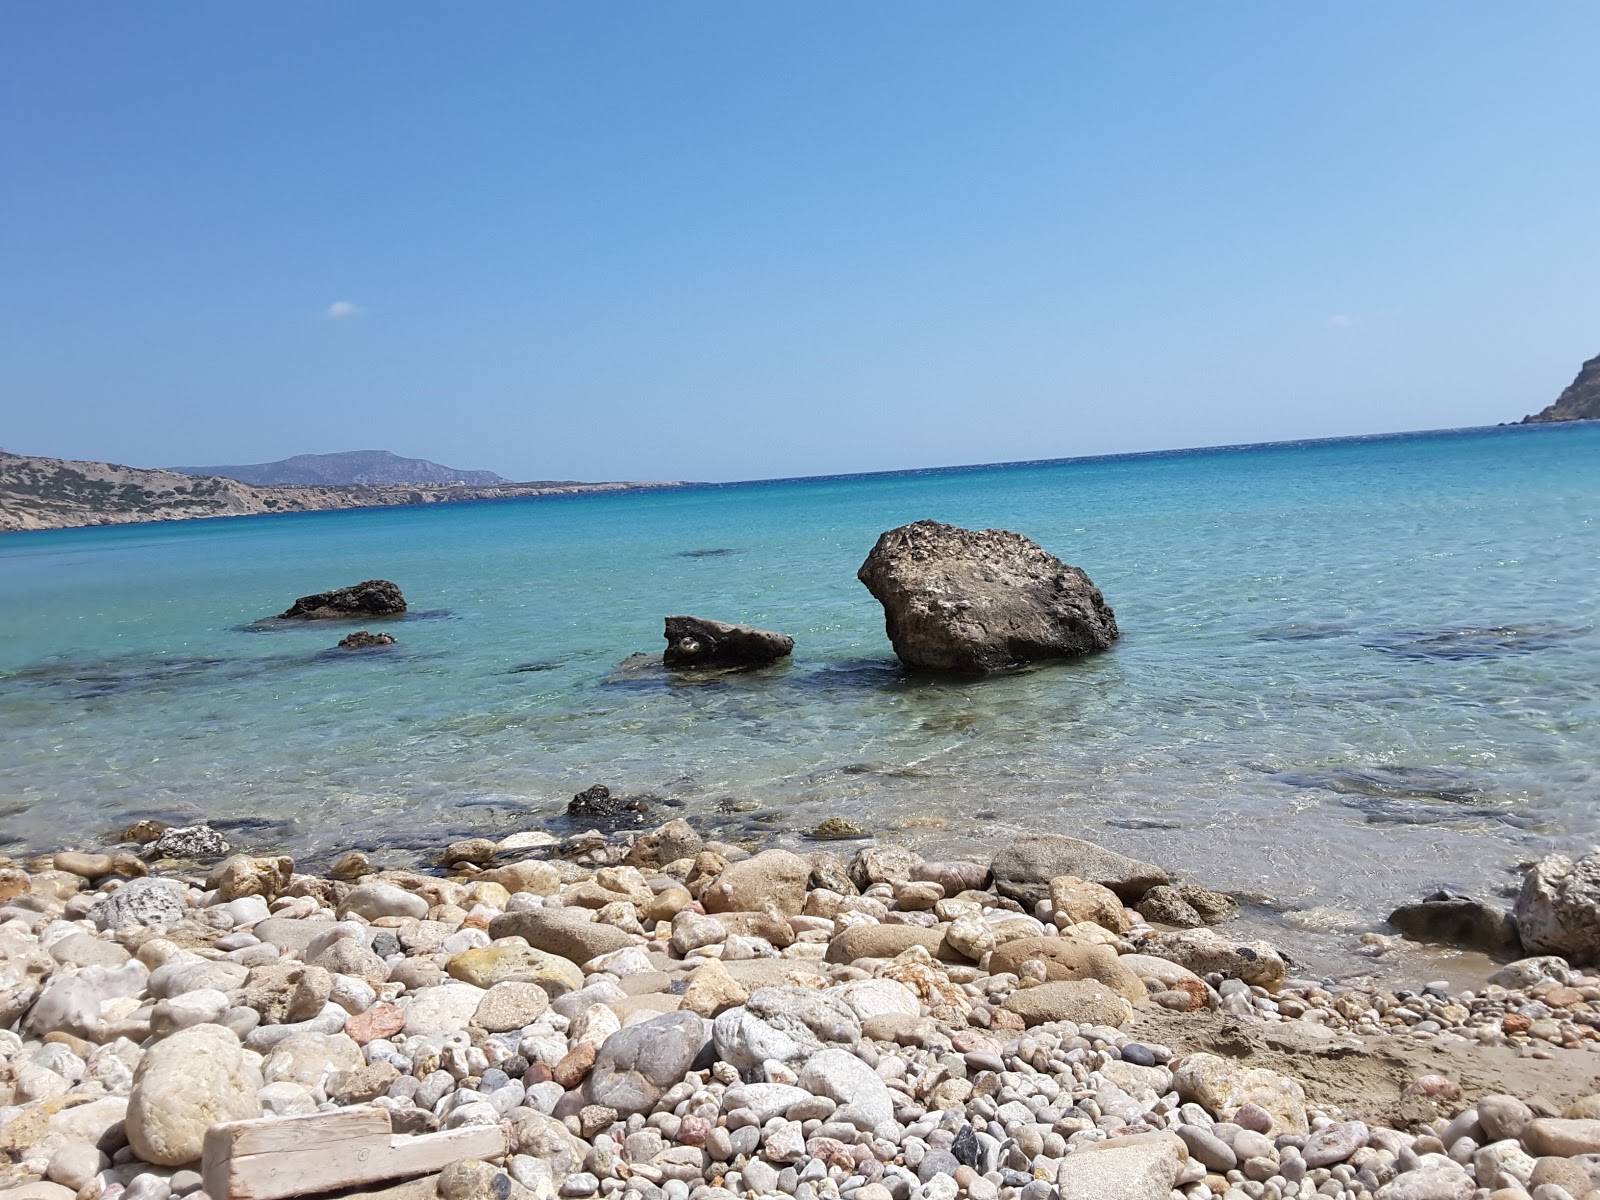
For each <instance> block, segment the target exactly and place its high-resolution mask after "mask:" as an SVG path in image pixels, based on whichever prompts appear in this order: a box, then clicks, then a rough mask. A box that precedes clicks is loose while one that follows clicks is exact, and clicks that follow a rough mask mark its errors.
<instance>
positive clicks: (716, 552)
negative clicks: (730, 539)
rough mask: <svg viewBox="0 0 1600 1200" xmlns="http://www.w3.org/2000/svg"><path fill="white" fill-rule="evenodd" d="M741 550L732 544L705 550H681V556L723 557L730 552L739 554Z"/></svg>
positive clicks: (679, 553)
mask: <svg viewBox="0 0 1600 1200" xmlns="http://www.w3.org/2000/svg"><path fill="white" fill-rule="evenodd" d="M738 553H739V551H738V550H735V549H734V548H733V547H731V546H712V547H709V548H707V549H705V550H679V551H678V557H679V558H722V557H723V556H724V555H728V554H738Z"/></svg>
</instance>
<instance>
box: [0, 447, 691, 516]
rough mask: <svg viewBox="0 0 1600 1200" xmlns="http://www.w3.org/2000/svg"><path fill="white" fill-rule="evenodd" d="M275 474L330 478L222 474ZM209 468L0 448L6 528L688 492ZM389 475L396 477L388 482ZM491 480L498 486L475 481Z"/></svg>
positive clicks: (370, 459)
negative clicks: (157, 466) (254, 479)
mask: <svg viewBox="0 0 1600 1200" xmlns="http://www.w3.org/2000/svg"><path fill="white" fill-rule="evenodd" d="M278 468H282V471H280V472H279V474H278V476H277V477H279V478H287V477H288V476H289V475H291V474H292V473H293V472H294V471H296V470H299V471H302V472H305V473H306V474H312V473H315V472H317V471H321V472H323V478H324V481H323V482H285V483H283V484H278V485H271V486H263V485H260V484H256V483H246V482H243V481H242V480H241V479H240V478H239V477H238V475H232V476H224V475H222V474H220V473H221V472H245V471H262V472H271V471H273V470H274V469H278ZM196 470H198V469H196ZM206 470H209V471H214V472H218V474H212V475H199V474H196V473H195V472H194V471H193V470H185V471H175V470H173V471H165V470H153V469H146V468H142V467H125V466H120V465H118V464H116V463H104V462H74V461H70V460H67V459H60V458H41V457H36V456H31V455H23V454H8V453H6V452H5V451H4V450H0V532H16V531H19V530H25V529H65V528H69V527H72V526H78V525H122V524H129V523H132V522H137V521H179V520H186V519H188V518H191V517H243V516H252V515H259V514H263V513H285V512H312V511H316V510H320V509H335V508H372V507H379V506H383V505H391V504H443V503H450V502H452V501H461V500H496V499H508V498H512V497H518V496H559V495H568V494H573V493H582V492H615V491H624V490H627V489H630V488H641V487H677V486H681V485H679V484H677V483H671V482H664V483H628V482H616V483H575V482H571V481H565V480H562V481H553V480H538V481H533V482H528V483H512V482H510V481H508V480H503V479H501V478H500V476H498V475H495V474H494V473H493V472H490V471H481V472H479V471H464V472H457V471H452V470H451V468H449V467H441V466H440V465H439V464H438V463H431V462H428V461H427V460H425V459H406V458H401V457H399V456H398V455H394V454H390V453H389V452H388V451H384V450H362V451H356V452H354V453H351V454H307V455H300V456H298V457H297V458H291V459H286V460H284V461H283V462H282V463H265V464H262V465H261V466H259V467H212V468H206ZM430 470H431V471H438V472H443V473H444V474H445V478H443V479H433V478H427V477H422V478H410V479H395V478H392V476H393V475H394V474H396V473H400V474H405V473H413V474H417V475H422V474H423V473H424V472H426V471H430ZM341 471H343V472H344V473H345V475H344V477H345V478H346V479H348V480H349V482H337V483H336V482H332V481H331V480H330V479H328V476H330V475H332V476H335V477H337V476H338V475H339V473H340V472H341ZM361 472H366V473H367V480H366V481H357V480H356V479H355V475H356V474H358V473H361ZM385 472H387V473H388V474H389V475H390V476H391V478H382V476H383V475H384V473H385ZM485 478H487V479H489V480H491V481H492V482H487V483H484V482H475V480H482V479H485Z"/></svg>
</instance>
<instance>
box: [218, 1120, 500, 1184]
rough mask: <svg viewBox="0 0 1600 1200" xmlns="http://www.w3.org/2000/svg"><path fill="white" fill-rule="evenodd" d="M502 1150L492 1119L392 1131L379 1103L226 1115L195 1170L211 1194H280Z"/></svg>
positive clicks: (412, 1171)
mask: <svg viewBox="0 0 1600 1200" xmlns="http://www.w3.org/2000/svg"><path fill="white" fill-rule="evenodd" d="M505 1152H506V1140H505V1133H504V1131H503V1130H502V1129H501V1127H500V1126H499V1125H469V1126H466V1127H464V1128H461V1129H449V1130H446V1131H444V1132H443V1133H426V1134H419V1135H417V1136H415V1137H404V1136H396V1135H395V1134H393V1133H391V1132H390V1126H389V1114H388V1113H387V1112H385V1111H384V1110H383V1109H381V1108H351V1109H346V1110H345V1111H343V1112H334V1113H311V1114H308V1115H306V1116H303V1117H280V1118H277V1119H272V1118H267V1119H261V1120H253V1121H230V1122H227V1123H224V1124H219V1125H213V1126H212V1127H211V1128H210V1129H209V1130H208V1131H207V1132H206V1140H205V1151H204V1155H203V1157H202V1159H201V1176H202V1178H203V1179H204V1180H205V1190H206V1193H207V1194H208V1195H209V1196H211V1198H212V1200H284V1198H285V1197H290V1196H314V1195H317V1194H318V1193H321V1192H331V1191H336V1190H338V1189H340V1188H348V1187H355V1186H358V1185H360V1184H366V1183H378V1182H382V1181H383V1180H388V1179H403V1178H405V1177H407V1176H411V1175H426V1174H429V1173H431V1172H433V1171H438V1170H441V1169H443V1168H444V1167H446V1166H448V1165H449V1164H450V1163H453V1162H455V1161H456V1160H457V1159H462V1158H497V1157H499V1156H500V1155H503V1154H504V1153H505Z"/></svg>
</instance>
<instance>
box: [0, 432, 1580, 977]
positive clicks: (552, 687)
mask: <svg viewBox="0 0 1600 1200" xmlns="http://www.w3.org/2000/svg"><path fill="white" fill-rule="evenodd" d="M924 518H932V519H936V520H940V521H947V522H952V523H955V524H958V525H965V526H970V527H999V528H1005V529H1011V530H1016V531H1018V532H1020V533H1023V534H1026V535H1027V536H1028V537H1031V538H1033V539H1034V540H1036V541H1037V542H1039V543H1040V544H1041V545H1043V546H1044V547H1045V548H1046V549H1048V550H1049V551H1051V552H1052V553H1054V554H1056V555H1058V556H1059V557H1060V558H1062V559H1063V560H1064V561H1066V562H1068V563H1072V564H1075V565H1077V566H1080V567H1082V568H1083V569H1084V570H1085V571H1087V572H1088V574H1089V576H1090V577H1091V578H1092V579H1093V580H1094V582H1095V583H1096V584H1097V585H1098V586H1099V587H1100V588H1101V590H1102V591H1103V592H1104V594H1105V597H1106V599H1107V601H1108V602H1109V603H1110V604H1111V605H1112V606H1113V607H1114V609H1115V610H1116V614H1117V620H1118V623H1119V625H1120V626H1121V629H1122V638H1121V640H1120V641H1119V642H1118V643H1117V644H1116V645H1115V647H1113V648H1112V649H1111V650H1109V651H1107V652H1105V653H1103V654H1098V655H1094V656H1091V657H1086V658H1081V659H1077V660H1073V661H1068V662H1060V663H1053V664H1048V665H1039V666H1034V667H1030V668H1026V669H1022V670H1018V671H1015V672H1011V673H1005V674H1000V675H995V676H991V677H986V678H973V677H959V678H948V677H939V676H928V675H919V674H913V673H909V672H907V671H905V670H903V669H902V668H901V667H900V665H899V664H898V662H897V660H896V659H895V657H894V655H893V652H892V650H891V649H890V646H889V642H888V640H887V638H886V637H885V634H884V628H883V614H882V611H881V609H880V607H879V605H878V604H877V602H876V601H875V600H874V599H873V598H872V596H871V595H870V594H869V593H868V592H867V590H866V589H865V588H864V587H863V586H862V585H861V584H860V583H859V582H858V581H857V579H856V571H857V569H858V568H859V567H860V565H861V563H862V560H863V559H864V558H865V556H866V555H867V552H868V551H869V550H870V549H871V548H872V546H873V543H874V542H875V540H876V539H877V537H878V535H879V534H880V533H882V532H883V531H884V530H886V529H889V528H892V527H894V526H897V525H901V524H904V523H906V522H909V521H915V520H920V519H924ZM369 578H386V579H392V580H394V581H395V582H397V583H398V584H400V586H401V587H402V588H403V589H404V591H405V594H406V597H407V599H408V600H409V602H410V606H411V610H410V612H409V614H408V615H406V616H405V617H403V618H400V619H396V620H391V621H386V622H382V623H368V625H367V626H366V627H368V628H373V629H381V630H382V631H384V632H388V633H392V634H393V635H394V636H395V637H396V638H397V639H398V644H397V645H396V646H394V647H392V648H389V649H386V650H381V651H369V652H359V653H352V652H349V651H339V650H336V649H335V648H334V647H335V643H336V642H337V641H338V639H339V638H340V637H341V636H342V635H343V634H344V633H345V632H348V630H349V627H348V626H342V625H336V624H333V623H325V622H317V623H309V624H274V623H272V622H270V621H269V622H263V621H262V618H266V617H270V616H271V615H272V614H274V613H277V612H279V611H281V610H283V609H284V608H286V607H288V605H289V604H290V603H291V602H292V601H293V600H294V599H295V598H296V597H297V596H300V595H303V594H306V593H311V592H316V591H322V590H326V589H328V588H332V587H337V586H342V585H345V584H350V583H355V582H357V581H360V580H364V579H369ZM1597 608H1600V423H1592V422H1585V423H1574V424H1568V425H1544V426H1509V427H1496V428H1484V429H1466V430H1455V431H1445V432H1432V433H1419V434H1406V435H1397V436H1381V437H1365V438H1350V439H1339V440H1328V441H1311V442H1295V443H1281V444H1268V445H1253V446H1233V447H1224V448H1217V449H1205V450H1194V451H1184V452H1173V453H1157V454H1137V455H1124V456H1116V457H1104V458H1091V459H1075V460H1071V459H1069V460H1058V461H1043V462H1027V463H1012V464H1005V465H999V466H974V467H955V468H946V469H934V470H922V471H902V472H895V473H889V474H876V475H854V476H840V477H830V478H810V479H792V480H779V481H771V482H756V483H740V484H726V485H707V486H694V487H686V488H677V489H662V490H642V491H636V492H627V493H611V494H594V495H578V496H566V497H547V498H531V499H515V500H503V501H486V502H478V503H464V504H455V505H434V506H419V507H402V508H381V509H367V510H354V511H343V512H326V513H306V514H285V515H281V516H280V515H274V516H256V517H245V518H229V519H209V520H195V521H185V522H170V523H154V524H141V525H118V526H104V527H94V528H83V529H69V530H61V531H48V532H32V533H16V534H8V535H5V536H4V537H0V730H3V739H0V851H5V852H8V853H12V854H19V853H25V852H36V851H45V850H52V849H57V848H63V847H72V848H84V847H92V846H96V845H103V844H105V843H107V842H108V840H111V839H114V836H115V831H116V830H117V829H118V828H119V827H120V826H122V825H123V824H125V823H126V822H128V821H129V820H131V819H133V818H136V817H144V816H150V817H156V818H160V819H162V820H166V821H169V822H184V823H187V822H193V821H199V820H205V821H208V822H210V823H212V824H213V825H215V826H216V827H218V828H219V829H222V830H224V831H225V832H226V833H227V834H228V836H229V838H230V840H232V841H233V842H234V843H235V844H237V845H239V846H241V847H244V848H248V849H255V850H261V851H266V850H274V851H276V850H283V851H287V852H289V853H292V854H294V855H296V856H297V858H298V859H300V860H301V861H302V862H303V863H306V864H308V865H316V864H322V863H326V862H328V861H330V860H331V859H332V858H334V857H336V856H337V855H338V854H340V853H342V852H343V851H345V850H349V849H362V850H366V851H368V852H369V853H371V854H372V855H373V857H374V858H375V860H377V861H379V862H380V863H393V864H395V865H410V864H420V863H425V862H427V861H429V860H430V859H431V858H432V856H433V855H434V854H435V853H436V852H437V850H438V849H439V847H441V846H442V845H443V844H445V843H446V842H447V841H449V840H450V839H452V838H455V837H457V836H466V835H474V834H490V835H496V834H501V833H507V832H511V831H517V830H526V829H545V830H549V831H552V832H556V833H564V832H569V831H573V830H574V829H576V828H581V826H575V825H574V824H573V823H572V822H571V821H570V820H569V819H568V818H567V816H566V805H567V802H568V801H569V799H570V798H571V797H572V795H573V794H574V793H575V792H577V791H579V790H581V789H584V788H587V787H589V786H590V785H592V784H597V783H603V784H605V785H607V786H608V787H609V788H611V789H612V791H613V792H614V793H616V794H618V795H623V796H628V797H638V798H641V799H642V800H643V801H644V803H645V805H646V807H647V809H648V811H649V812H650V813H651V814H652V816H653V818H654V819H656V820H664V819H667V818H670V817H673V816H684V817H687V818H688V819H689V820H691V821H692V822H694V823H696V824H697V825H699V826H700V827H701V828H702V829H704V830H706V831H708V832H713V833H716V834H717V835H718V836H723V837H727V838H731V839H755V840H760V841H763V842H766V843H769V844H778V845H787V846H791V847H793V848H797V849H802V850H805V849H835V850H840V851H841V852H844V853H849V852H850V851H851V849H852V848H853V844H852V843H849V842H843V843H817V842H811V841H809V840H808V838H807V834H808V832H809V831H810V830H811V829H812V828H813V827H815V826H816V825H817V824H818V823H819V822H821V821H822V820H823V819H824V818H827V817H832V816H838V817H844V818H846V819H848V820H850V821H854V822H856V823H858V824H860V825H861V826H863V827H865V828H867V829H870V830H871V831H873V832H874V833H875V834H876V835H877V836H879V837H883V838H889V839H893V840H897V841H903V842H907V843H910V844H913V845H915V846H917V847H919V848H921V849H923V850H924V851H925V852H926V853H929V854H933V855H952V856H954V855H968V854H982V853H985V852H987V851H989V850H992V849H993V848H994V847H996V846H997V845H999V844H1000V843H1001V842H1003V841H1004V840H1006V839H1009V838H1010V837H1013V836H1015V835H1017V834H1019V833H1024V832H1054V833H1064V834H1070V835H1072V836H1075V837H1083V838H1088V839H1091V840H1093V841H1096V842H1099V843H1102V844H1104V845H1107V846H1110V847H1112V848H1114V849H1117V850H1120V851H1123V852H1125V853H1128V854H1132V855H1136V856H1138V857H1141V858H1145V859H1150V860H1153V861H1156V862H1159V863H1162V864H1163V865H1166V866H1168V867H1169V868H1170V869H1172V870H1174V871H1175V873H1177V874H1180V875H1182V876H1184V877H1187V878H1192V879H1194V880H1196V881H1198V882H1200V883H1203V884H1206V885H1208V886H1212V887H1220V888H1224V889H1227V890H1229V891H1233V892H1237V893H1239V894H1241V895H1242V896H1244V898H1245V904H1246V913H1245V918H1244V928H1246V929H1247V930H1250V929H1260V930H1269V931H1270V932H1271V933H1272V935H1273V936H1274V937H1276V938H1277V939H1278V940H1279V941H1280V942H1284V943H1286V944H1287V945H1288V947H1289V948H1290V949H1291V952H1292V953H1294V954H1296V955H1297V956H1298V958H1299V959H1300V960H1301V961H1303V962H1305V963H1308V964H1309V965H1311V966H1329V965H1330V964H1332V966H1340V965H1341V964H1347V965H1348V966H1349V969H1351V970H1359V969H1365V960H1362V959H1360V958H1358V957H1352V956H1359V955H1361V954H1366V953H1370V949H1368V950H1363V949H1361V947H1360V942H1359V940H1358V939H1359V935H1360V933H1362V932H1364V931H1367V930H1372V929H1381V927H1382V920H1383V917H1384V916H1385V915H1386V914H1387V912H1388V911H1389V910H1390V909H1391V908H1393V907H1394V906H1395V905H1397V904H1400V903H1402V902H1405V901H1409V900H1413V899H1417V898H1420V897H1421V896H1422V895H1424V894H1426V893H1428V892H1430V891H1432V890H1434V889H1437V888H1449V889H1454V890H1459V891H1463V892H1467V893H1470V894H1473V895H1478V896H1481V897H1484V898H1487V899H1494V900H1498V901H1500V902H1503V903H1508V902H1509V901H1506V900H1505V899H1504V898H1505V897H1506V896H1507V895H1509V894H1510V893H1511V892H1513V891H1514V889H1515V886H1516V882H1517V879H1518V878H1519V865H1520V864H1523V863H1525V862H1527V861H1529V860H1531V859H1533V858H1535V857H1537V856H1539V855H1541V854H1545V853H1549V852H1552V851H1561V852H1575V851H1576V852H1582V851H1585V850H1587V849H1588V848H1590V846H1591V845H1592V844H1594V843H1595V842H1596V840H1597V838H1596V835H1597V833H1600V806H1597V800H1600V614H1597ZM671 613H688V614H693V615H698V616H707V617H714V618H719V619H723V620H729V621H739V622H746V623H750V624H754V625H758V626H761V627H764V628H769V629H776V630H781V631H783V632H785V633H788V634H791V635H792V636H793V637H794V639H795V652H794V656H793V659H792V661H789V662H787V663H784V664H783V665H781V666H777V667H773V668H769V669H763V670H758V671H751V672H746V673H733V674H726V673H723V674H714V675H708V676H704V677H697V676H693V675H681V674H679V675H674V674H669V673H666V672H664V671H662V670H660V669H659V668H656V667H652V666H649V665H645V666H640V665H638V661H637V660H635V661H634V662H632V663H630V662H628V661H627V660H629V658H630V656H632V655H635V654H638V653H641V652H644V653H649V654H658V653H659V651H660V650H661V649H662V647H663V646H664V642H663V640H662V618H663V617H664V616H666V615H667V614H671Z"/></svg>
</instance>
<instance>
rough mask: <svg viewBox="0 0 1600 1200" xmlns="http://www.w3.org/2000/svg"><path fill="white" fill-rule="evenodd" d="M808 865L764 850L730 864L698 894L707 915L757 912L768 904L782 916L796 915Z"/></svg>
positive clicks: (786, 853)
mask: <svg viewBox="0 0 1600 1200" xmlns="http://www.w3.org/2000/svg"><path fill="white" fill-rule="evenodd" d="M810 878H811V864H810V863H808V862H807V861H806V860H805V859H803V858H801V857H800V856H799V855H798V854H791V853H789V851H787V850H764V851H762V852H761V853H760V854H757V855H753V856H752V857H750V858H747V859H745V860H743V861H742V862H736V863H730V864H729V865H728V866H726V867H724V868H723V869H722V873H721V874H720V875H718V876H717V877H716V879H715V880H714V881H712V882H711V883H710V884H708V885H707V886H706V888H705V890H704V891H702V892H701V893H700V903H701V904H703V905H704V906H705V910H706V911H707V912H708V913H719V912H760V911H762V910H763V909H765V908H767V907H768V906H769V905H770V906H771V907H773V908H775V909H776V910H777V911H778V912H780V913H782V914H783V915H784V916H788V917H793V916H798V915H799V913H800V910H801V909H803V908H804V907H805V903H806V881H807V880H808V879H810Z"/></svg>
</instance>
